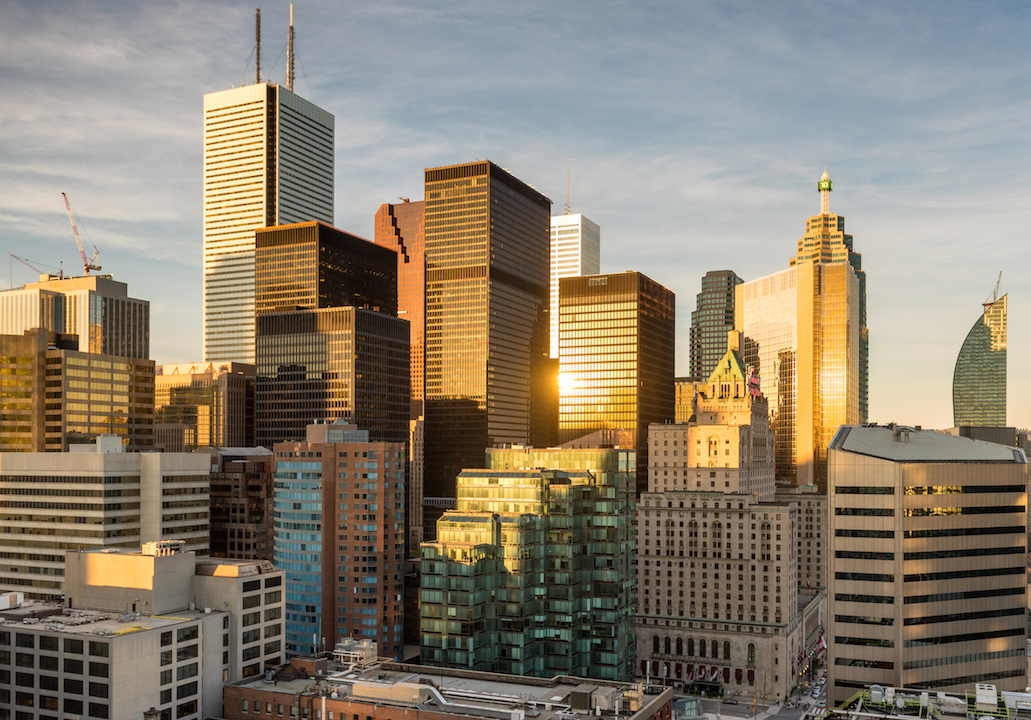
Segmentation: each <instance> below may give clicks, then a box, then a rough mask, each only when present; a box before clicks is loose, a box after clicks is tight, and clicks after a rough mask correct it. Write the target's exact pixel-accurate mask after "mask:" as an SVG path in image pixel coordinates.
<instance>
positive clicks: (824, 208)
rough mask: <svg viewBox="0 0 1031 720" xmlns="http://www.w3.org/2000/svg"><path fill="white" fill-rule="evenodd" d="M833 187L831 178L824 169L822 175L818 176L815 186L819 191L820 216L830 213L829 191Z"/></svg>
mask: <svg viewBox="0 0 1031 720" xmlns="http://www.w3.org/2000/svg"><path fill="white" fill-rule="evenodd" d="M833 185H834V183H832V182H831V176H830V175H828V174H827V168H824V169H823V175H821V176H820V182H819V183H817V185H816V187H817V189H818V190H819V191H820V213H821V214H822V215H830V213H831V190H832V189H833Z"/></svg>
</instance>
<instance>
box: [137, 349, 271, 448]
mask: <svg viewBox="0 0 1031 720" xmlns="http://www.w3.org/2000/svg"><path fill="white" fill-rule="evenodd" d="M154 416H155V419H154V432H155V440H156V447H157V448H158V449H159V450H162V451H165V452H168V451H173V452H192V451H193V450H195V449H196V448H198V447H216V448H217V447H238V448H246V447H253V446H254V366H253V365H243V364H241V363H180V364H178V365H158V366H157V368H155V375H154Z"/></svg>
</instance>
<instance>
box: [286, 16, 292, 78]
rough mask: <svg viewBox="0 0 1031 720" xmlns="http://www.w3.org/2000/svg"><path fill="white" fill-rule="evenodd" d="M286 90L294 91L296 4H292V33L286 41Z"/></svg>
mask: <svg viewBox="0 0 1031 720" xmlns="http://www.w3.org/2000/svg"><path fill="white" fill-rule="evenodd" d="M286 89H287V90H289V91H290V92H293V89H294V4H293V3H290V32H289V34H288V35H287V39H286Z"/></svg>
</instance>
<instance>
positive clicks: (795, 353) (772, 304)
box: [734, 173, 867, 489]
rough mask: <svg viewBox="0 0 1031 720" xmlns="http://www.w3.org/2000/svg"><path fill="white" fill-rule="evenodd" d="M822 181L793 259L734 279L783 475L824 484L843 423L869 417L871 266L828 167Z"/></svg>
mask: <svg viewBox="0 0 1031 720" xmlns="http://www.w3.org/2000/svg"><path fill="white" fill-rule="evenodd" d="M819 190H820V194H821V197H822V212H821V214H820V215H815V216H813V217H811V218H809V220H808V221H807V223H806V235H805V237H803V238H802V239H801V240H800V241H799V243H798V253H797V254H796V255H795V257H794V258H792V260H791V267H790V268H788V269H787V270H782V271H780V272H778V273H775V274H773V275H768V276H766V277H763V278H759V279H757V280H750V281H748V282H745V283H742V284H740V285H738V286H737V287H736V288H735V291H736V293H737V298H736V303H735V309H734V315H735V321H734V324H735V327H736V329H737V330H738V331H740V332H742V333H743V334H744V336H745V340H744V344H743V350H744V352H743V353H742V355H743V360H744V361H745V363H746V364H748V365H752V366H753V367H754V368H755V370H756V371H757V373H758V375H759V378H760V387H761V388H762V392H763V395H765V396H766V398H767V401H768V402H769V404H770V415H771V419H772V423H773V428H774V432H775V433H776V435H777V480H778V482H781V483H797V484H798V485H803V486H807V485H817V486H819V487H820V488H821V489H823V488H826V483H827V457H826V453H827V445H828V443H830V440H831V438H832V437H833V436H834V433H835V431H836V430H837V429H838V427H839V426H840V425H843V424H851V423H860V422H863V421H865V419H866V415H865V408H866V400H865V398H866V392H867V390H866V357H867V353H866V350H865V348H866V346H867V345H866V343H867V330H866V319H865V316H866V299H865V298H866V295H865V287H866V276H865V274H864V273H863V272H862V271H861V270H858V269H857V268H858V266H859V265H860V260H861V258H860V256H859V253H856V252H853V250H852V236H851V235H845V234H844V229H845V219H844V218H843V217H842V216H840V215H832V214H831V213H830V210H829V194H830V190H831V185H830V180H829V179H827V175H826V173H824V177H823V179H821V180H820V184H819Z"/></svg>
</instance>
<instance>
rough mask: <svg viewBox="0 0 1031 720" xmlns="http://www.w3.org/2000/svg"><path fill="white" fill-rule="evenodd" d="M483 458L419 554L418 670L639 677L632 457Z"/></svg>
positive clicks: (586, 453) (602, 453)
mask: <svg viewBox="0 0 1031 720" xmlns="http://www.w3.org/2000/svg"><path fill="white" fill-rule="evenodd" d="M487 459H488V464H489V465H490V467H489V468H487V469H479V470H471V469H470V470H463V471H462V473H461V474H460V475H459V476H458V498H457V507H456V508H455V509H454V510H449V511H447V512H446V513H444V515H443V516H442V517H441V518H440V519H439V520H438V521H437V540H436V541H435V542H432V543H424V544H423V546H422V563H421V565H422V567H421V579H422V595H421V635H422V638H421V643H420V645H421V649H422V656H421V661H422V663H423V664H424V665H433V666H439V667H456V668H458V667H460V668H470V669H474V670H484V671H490V672H503V673H511V674H515V675H527V676H532V677H553V676H555V675H568V674H576V675H581V676H583V677H593V678H599V679H607V680H624V679H626V678H629V677H632V675H633V662H634V656H635V647H634V635H633V626H632V623H633V609H634V606H635V603H636V597H637V596H636V591H635V585H636V583H635V579H634V567H633V556H634V540H633V536H634V531H633V508H634V502H635V500H634V498H635V496H636V473H635V472H634V470H635V468H634V466H635V452H634V451H633V450H629V449H618V448H608V449H600V448H583V449H572V448H550V449H546V450H540V449H534V448H527V447H505V448H498V449H490V450H488V451H487ZM563 467H564V468H570V469H568V470H561V469H557V468H563ZM572 468H576V469H572Z"/></svg>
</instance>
